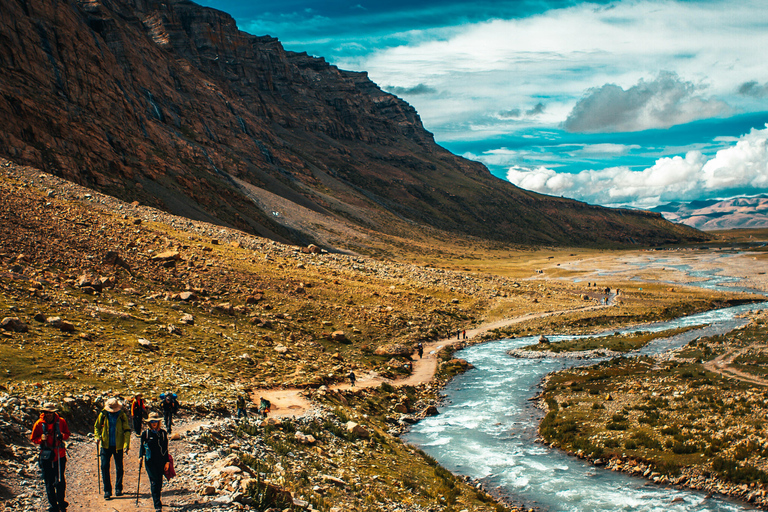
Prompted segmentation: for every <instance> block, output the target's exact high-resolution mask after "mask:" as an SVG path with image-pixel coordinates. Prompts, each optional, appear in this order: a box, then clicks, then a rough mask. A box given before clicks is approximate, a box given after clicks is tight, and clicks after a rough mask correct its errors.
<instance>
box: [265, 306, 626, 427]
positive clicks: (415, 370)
mask: <svg viewBox="0 0 768 512" xmlns="http://www.w3.org/2000/svg"><path fill="white" fill-rule="evenodd" d="M613 297H615V295H612V296H611V299H613ZM611 305H612V300H609V301H608V303H607V304H599V305H594V306H586V307H582V308H574V309H565V310H558V311H549V312H544V313H530V314H527V315H522V316H517V317H512V318H506V319H502V320H497V321H494V322H488V323H484V324H481V325H480V326H478V327H476V328H474V329H467V338H466V340H464V339H461V340H460V339H458V338H453V337H451V338H444V339H442V340H437V341H432V342H429V343H425V344H424V357H422V358H420V359H416V360H414V361H413V362H412V371H411V375H409V376H408V377H405V378H403V379H397V380H391V379H385V378H383V377H380V376H377V375H375V374H373V375H367V376H365V375H363V376H359V377H358V380H357V382H356V384H355V387H357V388H371V387H377V386H380V385H381V384H382V383H383V382H388V383H390V384H392V385H394V386H414V385H418V384H424V383H427V382H430V381H431V380H432V379H433V378H434V376H435V372H436V371H437V364H438V357H437V354H438V353H439V352H440V351H441V350H442V349H443V348H446V347H451V346H453V345H457V344H459V343H462V342H464V341H471V340H473V339H474V338H476V337H478V336H480V335H482V334H484V333H486V332H488V331H491V330H493V329H500V328H503V327H507V326H510V325H514V324H518V323H521V322H525V321H527V320H535V319H537V318H544V317H548V316H557V315H563V314H567V313H574V312H577V311H590V310H594V309H602V308H607V307H610V306H611ZM329 389H332V390H338V389H352V386H351V385H350V384H349V383H342V384H334V385H332V386H329ZM302 391H303V390H302V389H299V388H286V389H271V390H257V391H255V392H254V393H252V395H251V399H252V400H253V402H254V403H256V404H258V403H259V399H260V398H261V397H264V398H266V399H267V400H269V401H270V402H271V403H272V408H271V411H270V415H271V416H277V417H287V416H301V415H303V414H304V413H305V412H306V411H307V410H308V409H309V408H311V407H312V403H311V402H310V401H309V400H307V399H306V398H304V397H303V396H301V392H302Z"/></svg>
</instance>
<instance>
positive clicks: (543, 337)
mask: <svg viewBox="0 0 768 512" xmlns="http://www.w3.org/2000/svg"><path fill="white" fill-rule="evenodd" d="M539 343H549V339H547V337H546V336H544V335H543V334H542V335H541V336H539Z"/></svg>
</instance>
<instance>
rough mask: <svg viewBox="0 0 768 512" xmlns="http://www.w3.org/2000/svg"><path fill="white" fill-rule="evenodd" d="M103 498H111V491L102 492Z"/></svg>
mask: <svg viewBox="0 0 768 512" xmlns="http://www.w3.org/2000/svg"><path fill="white" fill-rule="evenodd" d="M104 499H105V500H111V499H112V493H111V492H105V493H104Z"/></svg>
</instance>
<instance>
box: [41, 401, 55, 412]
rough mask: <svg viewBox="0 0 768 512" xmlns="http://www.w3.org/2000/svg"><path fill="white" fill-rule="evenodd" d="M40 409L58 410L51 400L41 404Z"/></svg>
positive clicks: (43, 410) (44, 410)
mask: <svg viewBox="0 0 768 512" xmlns="http://www.w3.org/2000/svg"><path fill="white" fill-rule="evenodd" d="M40 410H41V411H42V412H58V409H56V405H55V404H54V403H53V402H46V403H44V404H43V406H42V407H40Z"/></svg>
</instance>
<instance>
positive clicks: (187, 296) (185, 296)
mask: <svg viewBox="0 0 768 512" xmlns="http://www.w3.org/2000/svg"><path fill="white" fill-rule="evenodd" d="M179 300H183V301H184V302H189V301H193V300H197V295H195V293H194V292H190V291H186V292H181V293H180V294H179Z"/></svg>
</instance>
